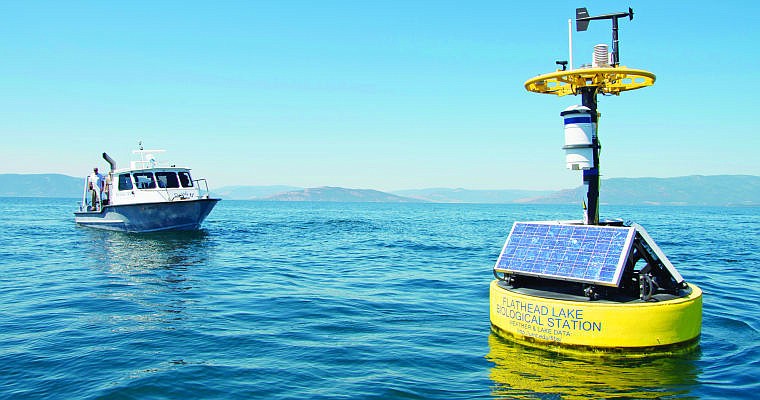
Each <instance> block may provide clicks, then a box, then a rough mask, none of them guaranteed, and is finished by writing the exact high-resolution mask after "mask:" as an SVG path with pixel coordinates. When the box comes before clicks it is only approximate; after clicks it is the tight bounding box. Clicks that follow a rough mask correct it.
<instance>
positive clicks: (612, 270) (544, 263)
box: [494, 222, 636, 286]
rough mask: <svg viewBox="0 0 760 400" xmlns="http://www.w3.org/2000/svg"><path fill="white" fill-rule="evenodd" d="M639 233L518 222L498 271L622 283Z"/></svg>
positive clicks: (504, 249)
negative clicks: (624, 271) (626, 265)
mask: <svg viewBox="0 0 760 400" xmlns="http://www.w3.org/2000/svg"><path fill="white" fill-rule="evenodd" d="M635 233H636V231H635V228H633V227H617V226H598V225H563V224H559V223H555V222H515V223H514V225H512V230H511V231H510V233H509V237H507V241H506V243H504V248H503V249H502V250H501V255H499V259H498V260H497V261H496V265H495V266H494V269H495V270H496V271H498V272H504V273H509V274H515V275H530V276H539V277H545V278H550V279H560V280H567V281H575V282H584V283H593V284H599V285H605V286H618V285H619V283H620V278H621V276H622V274H623V269H624V267H625V263H626V259H627V258H628V254H629V252H630V250H631V244H632V243H633V238H634V236H635Z"/></svg>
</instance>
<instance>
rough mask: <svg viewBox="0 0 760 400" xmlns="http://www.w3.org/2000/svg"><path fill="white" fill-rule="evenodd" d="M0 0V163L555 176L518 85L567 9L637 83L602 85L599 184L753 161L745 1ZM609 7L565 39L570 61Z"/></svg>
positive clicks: (543, 129)
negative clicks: (581, 11)
mask: <svg viewBox="0 0 760 400" xmlns="http://www.w3.org/2000/svg"><path fill="white" fill-rule="evenodd" d="M713 4H715V3H707V2H688V3H681V2H663V1H632V2H617V1H615V2H612V1H580V2H578V1H574V2H569V1H544V2H523V3H522V4H519V5H514V4H513V2H508V1H415V0H407V1H390V0H384V1H327V0H325V1H288V0H279V1H275V0H272V1H206V2H197V1H91V2H81V1H49V2H48V1H23V2H22V1H0V55H1V57H0V90H1V92H2V95H1V96H0V134H1V135H2V146H0V159H1V160H2V163H0V173H63V174H67V175H72V176H84V175H85V174H87V173H88V171H89V170H90V169H91V168H92V166H93V165H99V166H101V168H105V167H106V164H105V162H104V161H102V159H101V158H100V154H101V153H102V152H103V151H106V152H108V153H109V154H111V155H112V156H113V157H114V158H115V159H116V160H117V162H120V163H122V164H126V162H127V161H128V160H129V158H130V156H131V150H132V149H135V148H136V145H137V142H138V141H140V140H141V141H143V142H144V143H145V146H146V147H149V148H161V149H167V150H168V153H166V158H168V159H170V160H171V161H173V162H176V163H178V164H183V165H188V166H190V167H192V168H193V171H194V175H195V177H196V178H197V177H206V178H207V179H208V180H209V183H210V186H211V187H212V188H214V187H221V186H227V185H275V184H285V185H294V186H303V187H314V186H324V185H330V186H343V187H352V188H371V189H379V190H398V189H410V188H427V187H462V188H468V189H516V188H519V189H563V188H570V187H575V186H578V185H580V183H581V177H580V174H579V173H578V172H575V171H569V170H567V169H565V164H564V152H563V150H562V149H561V147H562V145H563V144H564V143H563V141H564V136H563V126H562V119H561V117H560V116H559V112H560V111H561V110H563V109H564V108H566V107H568V106H570V105H573V104H579V103H580V101H581V100H580V97H576V96H566V97H561V98H560V97H556V96H550V95H538V94H533V93H528V92H527V91H525V89H524V87H523V84H524V82H525V81H526V80H527V79H529V78H531V77H533V76H535V75H538V74H541V73H547V72H551V71H553V70H554V69H555V65H554V61H555V60H558V59H567V58H568V55H567V51H568V50H567V20H568V19H569V18H572V17H573V16H574V12H575V8H576V7H578V6H586V7H587V8H588V9H589V11H590V13H591V14H592V15H594V14H602V13H609V12H617V11H625V10H627V8H628V7H629V6H631V7H633V9H634V12H635V17H634V20H633V21H631V22H629V21H628V20H621V21H620V49H621V62H622V64H623V65H626V66H629V67H632V68H641V69H646V70H649V71H652V72H654V73H655V74H656V75H657V82H656V84H655V86H653V87H650V88H645V89H641V90H638V91H634V92H629V93H624V94H623V95H621V96H619V97H600V98H599V110H600V112H601V113H602V119H601V121H600V130H599V136H600V140H601V142H602V146H603V149H602V158H601V172H602V178H603V179H605V178H617V177H673V176H684V175H694V174H702V175H716V174H751V175H759V174H760V155H758V151H759V150H760V140H759V139H758V128H757V122H756V121H755V118H753V117H754V116H755V115H756V114H758V112H759V110H758V106H759V105H760V102H758V101H757V100H756V98H755V97H754V96H753V93H752V91H753V90H754V89H755V86H756V81H757V76H756V74H754V71H755V70H756V69H757V68H758V66H760V51H758V50H757V43H758V41H760V34H759V33H760V32H758V28H757V24H756V18H757V14H758V13H760V3H757V2H732V1H724V2H721V3H720V5H719V8H717V9H716V7H715V6H714V5H713ZM610 26H611V24H610V22H609V21H596V22H592V23H591V25H590V28H589V30H588V31H586V32H577V33H574V38H573V41H574V49H575V51H574V54H575V55H574V58H575V64H576V66H577V65H579V64H580V63H581V62H589V61H590V57H591V52H592V48H593V45H594V44H597V43H610V41H611V29H610Z"/></svg>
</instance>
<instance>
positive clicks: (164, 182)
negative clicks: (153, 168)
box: [156, 172, 179, 188]
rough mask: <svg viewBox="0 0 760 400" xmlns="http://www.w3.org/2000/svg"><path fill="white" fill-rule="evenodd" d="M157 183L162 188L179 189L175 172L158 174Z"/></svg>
mask: <svg viewBox="0 0 760 400" xmlns="http://www.w3.org/2000/svg"><path fill="white" fill-rule="evenodd" d="M156 181H157V182H158V187H160V188H178V187H179V180H177V174H176V173H174V172H156Z"/></svg>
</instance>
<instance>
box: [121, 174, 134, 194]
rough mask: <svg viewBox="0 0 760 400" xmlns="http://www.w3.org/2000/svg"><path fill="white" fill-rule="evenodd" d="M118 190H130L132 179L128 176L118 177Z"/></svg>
mask: <svg viewBox="0 0 760 400" xmlns="http://www.w3.org/2000/svg"><path fill="white" fill-rule="evenodd" d="M119 190H132V178H130V177H129V174H120V175H119Z"/></svg>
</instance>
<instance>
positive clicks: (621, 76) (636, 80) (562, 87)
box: [525, 67, 656, 96]
mask: <svg viewBox="0 0 760 400" xmlns="http://www.w3.org/2000/svg"><path fill="white" fill-rule="evenodd" d="M655 79H656V78H655V75H654V74H653V73H651V72H649V71H644V70H642V69H631V68H627V67H607V68H581V69H574V70H568V71H556V72H552V73H548V74H543V75H539V76H537V77H535V78H532V79H529V80H527V81H526V82H525V89H527V90H528V91H530V92H535V93H545V94H556V95H557V96H566V95H568V94H578V93H579V91H580V89H581V88H584V87H596V88H598V91H599V93H602V94H614V95H619V94H620V92H624V91H628V90H636V89H641V88H643V87H647V86H652V85H654V81H655Z"/></svg>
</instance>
